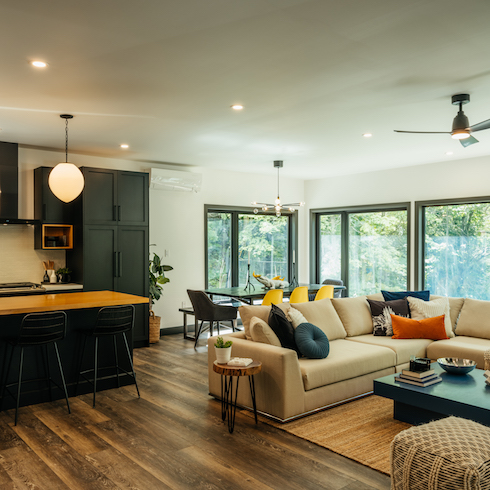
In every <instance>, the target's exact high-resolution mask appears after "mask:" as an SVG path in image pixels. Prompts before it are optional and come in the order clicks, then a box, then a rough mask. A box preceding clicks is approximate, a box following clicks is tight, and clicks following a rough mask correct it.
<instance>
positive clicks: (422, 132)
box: [393, 129, 451, 134]
mask: <svg viewBox="0 0 490 490" xmlns="http://www.w3.org/2000/svg"><path fill="white" fill-rule="evenodd" d="M393 131H395V133H416V134H451V132H450V131H401V130H399V129H394V130H393Z"/></svg>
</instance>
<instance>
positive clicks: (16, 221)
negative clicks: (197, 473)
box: [0, 142, 148, 409]
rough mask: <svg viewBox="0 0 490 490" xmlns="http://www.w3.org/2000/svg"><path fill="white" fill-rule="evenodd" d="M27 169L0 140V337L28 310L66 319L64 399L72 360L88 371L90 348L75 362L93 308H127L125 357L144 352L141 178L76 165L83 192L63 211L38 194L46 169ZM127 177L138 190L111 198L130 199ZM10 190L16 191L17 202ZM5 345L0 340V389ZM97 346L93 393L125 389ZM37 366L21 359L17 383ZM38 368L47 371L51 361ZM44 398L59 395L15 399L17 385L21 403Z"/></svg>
mask: <svg viewBox="0 0 490 490" xmlns="http://www.w3.org/2000/svg"><path fill="white" fill-rule="evenodd" d="M37 165H38V166H33V165H31V168H27V169H25V170H19V167H18V146H17V144H14V143H4V142H0V261H1V262H0V338H3V339H5V338H6V337H10V338H12V336H14V337H15V335H16V332H18V331H19V328H20V325H21V323H22V319H23V317H24V315H26V314H28V313H32V312H50V311H56V310H60V311H64V312H66V315H67V326H66V334H65V337H64V339H63V340H62V341H61V342H59V350H60V355H61V358H62V360H63V365H64V367H63V369H64V371H65V378H66V384H67V387H68V392H69V395H70V396H73V395H74V389H75V385H76V384H77V382H78V378H79V376H78V373H79V369H80V365H79V361H80V362H81V361H83V362H84V363H86V364H88V365H90V364H91V363H93V362H94V353H93V351H91V350H88V351H86V352H85V353H84V354H83V358H82V356H81V352H82V351H81V338H82V337H83V336H81V335H80V332H81V331H82V330H86V329H87V328H91V327H93V326H94V325H95V323H96V321H97V314H98V312H99V309H100V308H101V307H104V306H116V305H133V306H134V309H135V323H134V325H135V326H134V328H133V331H131V332H129V335H128V338H129V343H130V346H131V351H132V347H138V346H144V345H148V293H147V289H148V275H147V274H148V270H147V268H148V265H147V264H148V174H146V173H143V172H121V171H117V170H106V169H93V168H85V169H83V171H84V172H85V175H86V176H87V175H89V176H88V177H85V178H86V182H87V185H86V187H85V189H84V192H82V195H80V196H79V198H77V199H75V201H74V202H73V203H71V204H69V205H66V204H64V203H62V202H61V201H57V200H56V199H57V198H55V197H54V196H52V195H49V193H48V188H47V185H46V184H47V175H48V174H49V171H50V170H51V167H48V166H42V165H41V166H39V164H37ZM24 168H25V167H24ZM91 176H92V177H93V178H91ZM128 179H129V180H130V185H131V186H132V187H133V188H134V181H137V182H138V183H139V184H140V189H138V188H136V189H135V195H134V196H132V197H129V198H128V199H123V198H121V197H119V200H117V199H118V190H119V195H122V197H124V194H125V193H128V192H131V189H130V187H129V186H128V184H127V182H128ZM145 186H146V189H145ZM19 188H22V189H23V191H24V192H23V194H22V195H19V193H18V190H19ZM138 190H140V193H139V194H138ZM121 193H122V194H121ZM109 201H110V202H109ZM136 201H138V205H139V207H138V206H136V205H135V202H136ZM50 203H51V204H53V205H51V204H50ZM104 205H106V206H105V207H104ZM128 206H132V208H133V210H134V209H136V212H138V210H139V211H140V215H139V216H136V217H135V213H134V212H131V211H128V212H127V213H126V212H125V209H126V208H127V207H128ZM107 209H109V211H108V213H106V212H105V211H106V210H107ZM94 210H95V214H93V211H94ZM50 213H51V215H50ZM52 213H54V217H53V215H52ZM91 213H92V214H91ZM104 213H105V214H104ZM141 216H142V217H141ZM125 218H127V219H126V220H125ZM131 220H133V222H130V221H131ZM138 220H139V221H138ZM118 239H119V241H118ZM128 250H131V252H132V253H128ZM57 272H58V274H57ZM68 276H71V277H68ZM106 340H107V342H105V341H106ZM109 340H111V342H109ZM7 344H8V342H0V360H1V361H2V363H3V367H2V373H1V379H2V382H3V381H4V380H3V378H4V375H5V364H6V363H5V360H6V358H7V357H6V356H7V347H8V345H7ZM99 348H100V349H101V354H100V356H99V357H100V363H99V364H100V365H99V368H100V369H101V370H102V372H104V370H106V372H104V375H103V379H102V380H101V382H100V383H99V382H98V383H97V386H98V389H99V388H100V389H108V388H113V387H116V386H118V385H119V384H132V383H133V382H134V381H133V379H132V378H131V377H130V376H126V375H124V374H123V375H120V376H116V374H115V372H114V369H112V367H113V364H114V349H115V347H114V345H113V344H112V339H101V343H100V347H99ZM124 349H125V347H124V346H123V345H122V344H118V345H117V356H118V357H119V358H120V359H123V361H120V365H121V367H122V368H123V369H125V370H129V369H130V365H129V364H128V362H127V361H124V354H125V350H124ZM106 353H107V354H106ZM16 356H17V354H16ZM14 357H15V356H14ZM10 362H11V363H12V366H14V367H13V368H12V370H11V371H9V379H8V381H9V382H11V381H12V380H15V379H16V376H17V373H18V369H19V368H18V367H17V363H18V361H17V360H16V358H14V359H13V361H12V359H11V360H10ZM45 362H46V359H45V358H44V355H41V354H39V353H36V352H35V350H33V351H32V354H31V353H30V352H29V355H26V356H25V372H26V373H30V375H29V374H28V375H27V376H28V377H32V376H31V375H32V373H34V374H35V373H38V372H41V375H42V372H43V365H44V364H45ZM47 362H48V365H49V364H51V363H52V359H51V358H49V360H48V361H47ZM53 371H54V372H55V371H56V370H55V369H54V366H53ZM48 372H49V369H48ZM92 389H93V388H92V384H91V383H90V382H86V381H83V382H80V386H79V388H78V393H87V392H90V391H91V390H92ZM51 397H52V398H53V399H58V398H63V397H64V394H63V392H62V391H61V390H59V389H57V388H54V389H52V390H51V389H48V387H47V386H46V383H45V382H44V381H43V382H40V383H38V384H34V386H31V387H30V388H29V389H26V390H25V393H24V388H23V393H22V400H21V406H22V405H29V404H32V403H39V402H43V401H47V400H48V399H49V398H51ZM3 402H4V403H3V409H5V408H11V407H12V406H14V404H15V401H14V400H13V399H11V398H9V397H5V399H4V400H3Z"/></svg>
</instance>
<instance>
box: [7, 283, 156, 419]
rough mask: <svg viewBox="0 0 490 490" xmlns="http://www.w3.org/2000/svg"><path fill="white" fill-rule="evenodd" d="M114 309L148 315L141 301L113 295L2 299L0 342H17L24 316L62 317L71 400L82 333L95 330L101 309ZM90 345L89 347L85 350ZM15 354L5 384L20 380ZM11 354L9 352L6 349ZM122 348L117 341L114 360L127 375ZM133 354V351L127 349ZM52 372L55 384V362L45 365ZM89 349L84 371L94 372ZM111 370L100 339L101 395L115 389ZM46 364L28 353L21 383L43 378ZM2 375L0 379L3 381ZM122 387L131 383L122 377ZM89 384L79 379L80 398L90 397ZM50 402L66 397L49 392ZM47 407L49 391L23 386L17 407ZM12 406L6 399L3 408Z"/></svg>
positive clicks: (105, 341) (109, 351)
mask: <svg viewBox="0 0 490 490" xmlns="http://www.w3.org/2000/svg"><path fill="white" fill-rule="evenodd" d="M118 305H141V307H143V308H145V309H146V310H148V305H149V300H148V298H145V297H142V296H135V295H131V294H124V293H117V292H114V291H90V292H85V293H84V292H81V293H78V292H77V293H62V294H43V295H31V296H15V297H8V298H0V336H6V335H8V336H11V335H13V336H15V333H16V332H18V330H19V328H20V324H21V321H22V318H23V316H24V315H26V314H28V313H40V312H45V311H57V310H61V311H65V312H66V314H67V317H68V322H67V327H66V336H65V339H64V340H63V341H60V342H59V343H58V347H59V350H60V356H61V361H62V363H63V370H64V374H65V379H66V384H67V387H68V393H69V395H70V396H73V395H74V390H75V384H76V382H77V378H78V366H79V359H80V351H81V336H82V335H83V334H81V333H80V330H81V329H87V328H88V329H90V328H93V326H94V325H95V320H96V318H97V312H98V311H99V309H100V308H102V307H104V306H118ZM128 341H129V345H130V346H131V345H132V339H131V334H130V333H129V332H128ZM88 345H90V344H88ZM19 350H20V349H16V351H17V352H16V354H15V357H14V359H13V360H12V367H11V370H10V374H9V380H8V382H9V383H11V382H13V381H15V380H16V379H17V377H18V373H19V371H18V366H19V355H20V354H19ZM0 352H1V354H0V356H1V361H2V364H3V359H4V357H5V353H6V345H5V343H4V342H2V346H1V350H0ZM9 352H10V348H9ZM124 352H125V347H124V345H123V341H122V339H121V341H119V339H118V357H119V359H120V365H121V367H122V368H124V369H126V370H127V371H129V370H130V369H129V368H130V366H129V362H127V361H126V357H127V355H125V354H124ZM131 353H132V349H131ZM48 361H49V363H50V365H49V367H50V372H51V374H52V376H53V379H55V380H56V381H58V374H57V373H58V369H57V367H56V365H55V363H53V359H49V360H48ZM93 362H94V358H93V349H90V348H89V347H87V349H86V350H85V354H84V359H83V369H88V368H90V367H92V366H93ZM113 365H114V347H113V343H112V338H102V339H100V343H99V366H100V370H99V375H100V376H102V377H103V378H102V379H101V380H100V381H98V382H97V390H98V391H99V390H105V389H109V388H116V387H117V378H116V372H115V369H114V368H113V369H110V366H113ZM43 366H44V361H43V358H42V355H41V349H36V348H32V347H30V348H27V350H26V356H25V360H24V376H23V378H24V379H33V378H42V377H44V376H45V372H44V368H43ZM3 377H4V373H3V372H2V373H1V379H2V380H3ZM119 379H120V382H121V385H125V384H132V383H134V381H133V379H132V378H131V377H130V376H127V375H125V374H122V375H120V377H119ZM92 389H93V388H92V384H90V383H88V382H86V381H84V380H83V378H80V384H79V386H78V394H82V393H89V392H91V391H92ZM52 397H53V399H54V400H56V399H62V398H64V393H63V392H62V391H61V390H59V389H58V388H56V387H54V386H53V389H52ZM46 401H49V390H48V386H47V383H46V382H45V381H39V382H33V383H25V384H24V386H23V389H22V396H21V400H20V405H21V406H25V405H32V404H34V403H41V402H46ZM13 406H15V401H14V400H13V398H11V397H9V396H6V397H5V400H4V403H3V408H4V409H5V408H11V407H13Z"/></svg>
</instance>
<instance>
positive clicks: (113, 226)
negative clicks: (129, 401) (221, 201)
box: [66, 167, 149, 347]
mask: <svg viewBox="0 0 490 490" xmlns="http://www.w3.org/2000/svg"><path fill="white" fill-rule="evenodd" d="M82 170H83V174H84V177H85V188H84V190H83V192H82V195H81V197H80V198H79V199H78V201H77V203H76V206H77V212H76V215H77V219H76V223H75V231H76V232H77V233H78V235H79V236H81V237H82V238H81V240H80V244H78V243H77V244H76V246H75V247H74V249H73V251H67V253H66V260H67V266H68V267H69V268H70V269H72V271H73V274H72V278H73V280H75V281H77V282H81V283H83V290H84V291H103V290H110V291H117V292H121V293H127V294H135V295H137V296H145V297H148V288H149V278H148V252H149V242H148V240H149V229H148V207H149V202H148V201H149V193H148V174H146V173H140V172H124V171H119V170H107V169H97V168H87V167H85V168H83V169H82ZM135 315H136V316H135V327H134V331H133V346H134V347H141V346H146V345H149V339H148V322H149V319H148V305H136V311H135Z"/></svg>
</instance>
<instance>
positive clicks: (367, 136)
mask: <svg viewBox="0 0 490 490" xmlns="http://www.w3.org/2000/svg"><path fill="white" fill-rule="evenodd" d="M363 136H364V138H371V136H372V133H364V134H363Z"/></svg>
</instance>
